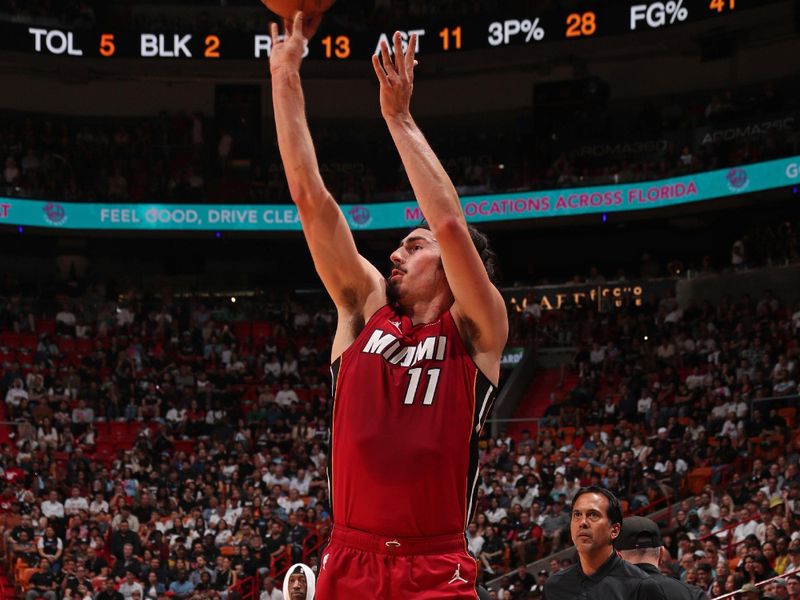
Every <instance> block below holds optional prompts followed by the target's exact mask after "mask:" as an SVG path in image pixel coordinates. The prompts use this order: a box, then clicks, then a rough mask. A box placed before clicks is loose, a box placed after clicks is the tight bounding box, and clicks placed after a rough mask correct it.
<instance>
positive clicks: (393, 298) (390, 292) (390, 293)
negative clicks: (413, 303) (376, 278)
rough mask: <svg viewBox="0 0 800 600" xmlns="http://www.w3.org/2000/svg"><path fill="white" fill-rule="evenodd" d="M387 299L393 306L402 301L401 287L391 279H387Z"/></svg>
mask: <svg viewBox="0 0 800 600" xmlns="http://www.w3.org/2000/svg"><path fill="white" fill-rule="evenodd" d="M386 300H387V301H388V302H389V304H390V305H391V306H397V305H398V304H399V302H400V289H399V288H398V287H397V282H395V281H392V280H391V279H387V280H386Z"/></svg>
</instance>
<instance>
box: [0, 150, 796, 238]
mask: <svg viewBox="0 0 800 600" xmlns="http://www.w3.org/2000/svg"><path fill="white" fill-rule="evenodd" d="M798 183H800V156H795V157H791V158H785V159H780V160H773V161H769V162H761V163H755V164H750V165H743V166H739V167H734V168H730V169H721V170H719V171H709V172H705V173H696V174H692V175H686V176H683V177H674V178H672V179H662V180H659V181H648V182H640V183H630V184H620V185H604V186H596V187H583V188H572V189H561V190H546V191H545V190H542V191H527V192H511V193H508V194H492V195H487V196H467V197H464V198H461V204H462V206H463V207H464V213H465V214H466V216H467V220H468V221H470V222H472V223H484V222H490V221H511V220H525V219H541V218H547V217H569V216H573V215H587V214H598V215H599V214H603V213H611V212H623V211H633V210H646V209H654V208H665V207H669V206H678V205H681V204H689V203H692V202H700V201H703V200H711V199H715V198H725V197H733V196H738V195H741V194H749V193H752V192H758V191H763V190H770V189H775V188H780V187H784V186H789V185H795V184H798ZM342 210H343V211H344V214H345V216H346V217H347V221H348V223H349V224H350V227H351V229H353V230H370V231H372V230H380V229H405V228H408V227H413V226H414V225H415V224H416V223H419V222H420V221H421V220H422V212H421V211H420V209H419V207H418V206H417V205H416V204H415V203H414V202H389V203H382V204H350V205H342ZM0 225H15V226H17V225H21V226H27V227H48V228H61V229H85V230H129V231H299V230H300V229H301V227H300V219H299V217H298V214H297V210H296V209H295V207H294V206H293V205H290V204H272V205H270V204H224V205H223V204H217V205H214V204H147V203H138V204H116V203H115V204H99V203H97V204H85V203H75V202H59V201H58V200H49V201H43V200H22V199H19V198H4V197H0Z"/></svg>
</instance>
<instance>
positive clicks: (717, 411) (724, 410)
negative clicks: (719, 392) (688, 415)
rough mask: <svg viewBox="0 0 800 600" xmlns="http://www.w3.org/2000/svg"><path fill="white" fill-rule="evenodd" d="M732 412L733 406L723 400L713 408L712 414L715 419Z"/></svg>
mask: <svg viewBox="0 0 800 600" xmlns="http://www.w3.org/2000/svg"><path fill="white" fill-rule="evenodd" d="M730 412H731V406H730V405H729V404H728V403H727V402H723V403H722V404H720V405H719V406H715V407H714V408H712V409H711V416H712V417H714V418H715V419H724V418H725V417H727V416H728V414H730Z"/></svg>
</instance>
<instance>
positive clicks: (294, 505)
mask: <svg viewBox="0 0 800 600" xmlns="http://www.w3.org/2000/svg"><path fill="white" fill-rule="evenodd" d="M278 504H279V505H280V506H282V507H283V510H285V511H286V512H287V513H293V512H295V511H296V510H298V509H301V508H303V507H304V506H305V503H304V502H303V500H302V499H301V498H298V499H297V500H291V499H290V498H289V496H281V497H280V498H278Z"/></svg>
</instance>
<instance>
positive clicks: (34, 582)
mask: <svg viewBox="0 0 800 600" xmlns="http://www.w3.org/2000/svg"><path fill="white" fill-rule="evenodd" d="M28 584H29V585H30V587H29V588H28V591H27V592H25V600H36V598H44V599H45V600H56V581H55V578H54V577H53V574H52V573H51V572H50V561H49V560H47V559H46V558H43V559H42V560H41V561H39V570H38V571H36V573H34V574H33V575H31V578H30V579H29V580H28Z"/></svg>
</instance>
